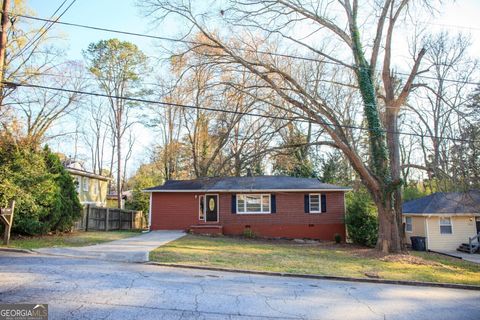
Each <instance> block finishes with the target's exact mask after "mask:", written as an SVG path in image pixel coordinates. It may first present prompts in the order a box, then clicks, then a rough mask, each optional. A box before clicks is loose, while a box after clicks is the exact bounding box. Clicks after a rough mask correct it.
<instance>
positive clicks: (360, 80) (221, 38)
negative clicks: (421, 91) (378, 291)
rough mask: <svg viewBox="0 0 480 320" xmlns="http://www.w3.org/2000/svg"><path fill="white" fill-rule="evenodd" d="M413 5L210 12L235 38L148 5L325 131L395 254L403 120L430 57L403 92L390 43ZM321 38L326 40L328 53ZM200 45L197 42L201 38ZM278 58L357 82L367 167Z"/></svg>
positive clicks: (199, 19) (186, 9) (187, 11)
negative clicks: (316, 64) (329, 66)
mask: <svg viewBox="0 0 480 320" xmlns="http://www.w3.org/2000/svg"><path fill="white" fill-rule="evenodd" d="M414 2H415V1H413V0H411V1H410V0H384V1H372V3H371V5H372V6H367V5H364V6H362V7H361V8H360V6H359V4H358V0H339V1H337V2H331V1H297V0H266V1H260V0H251V1H230V4H231V6H228V7H225V9H222V10H220V12H215V13H213V14H214V18H218V17H220V16H221V18H223V23H224V24H225V26H226V28H227V29H228V30H229V31H230V32H219V31H218V30H216V28H215V26H216V25H215V22H214V21H213V19H210V18H212V13H211V12H199V11H200V10H202V9H199V8H198V7H197V6H195V5H194V4H193V3H192V2H191V1H174V0H171V1H156V0H144V1H143V4H144V6H145V9H146V10H147V12H148V13H149V14H150V15H152V16H153V15H156V16H157V17H158V18H159V21H162V20H163V19H164V18H165V17H169V16H170V15H177V16H179V17H181V18H182V19H184V20H185V21H186V22H188V23H189V27H190V28H189V30H195V32H200V33H201V34H202V35H203V38H204V39H205V40H202V41H201V44H198V45H199V46H200V45H203V46H204V47H206V48H210V51H209V52H208V57H209V58H210V59H211V60H212V61H214V63H220V62H221V63H223V64H225V65H228V66H229V68H231V69H232V68H237V69H239V70H241V71H243V70H248V72H250V73H251V74H253V75H255V76H256V77H258V79H259V80H261V81H262V82H263V85H264V86H265V87H268V88H270V89H271V90H273V91H274V92H275V93H276V94H277V95H278V96H279V97H281V98H282V99H283V100H284V101H285V102H287V103H288V104H290V105H291V107H292V109H294V110H298V111H300V112H301V113H303V114H304V115H305V116H306V118H308V119H309V120H311V121H314V122H316V123H317V124H318V125H320V126H321V127H322V128H323V130H324V131H325V132H326V133H327V134H328V135H329V137H330V138H331V139H332V141H333V142H334V144H335V145H336V147H337V148H339V149H340V150H341V151H342V152H343V153H344V155H345V157H346V158H348V160H349V162H350V164H351V166H352V167H353V168H354V169H355V171H356V172H357V173H358V175H359V176H360V178H361V180H362V182H363V183H364V185H365V186H366V188H367V189H368V190H369V192H370V194H371V195H372V198H373V200H374V202H375V204H376V206H377V208H378V213H379V215H378V217H379V237H378V239H379V240H378V244H377V247H378V248H379V249H381V250H383V251H390V252H396V251H399V250H401V249H402V247H403V246H402V239H403V228H402V223H401V189H400V186H401V185H402V181H401V178H400V149H399V145H400V143H399V135H398V116H399V113H400V108H401V107H402V106H404V105H405V103H406V101H407V98H408V96H409V94H410V92H411V91H412V89H413V88H415V86H416V85H415V84H414V79H415V76H416V75H417V74H418V73H419V68H420V63H421V60H422V58H423V56H424V55H425V50H424V49H421V50H419V51H418V52H416V55H415V57H414V59H413V61H412V65H411V71H410V72H409V74H408V76H407V78H406V79H405V81H403V82H402V83H401V86H400V88H399V86H398V81H396V80H397V77H396V76H395V74H394V72H393V66H392V64H393V61H392V56H393V54H392V51H393V49H392V42H393V40H392V39H393V37H394V30H395V27H396V26H397V24H398V22H399V20H400V19H402V18H403V17H405V13H406V10H407V8H408V6H409V5H411V4H413V3H414ZM372 7H373V8H374V10H372V11H371V12H362V13H363V16H364V17H367V16H369V19H367V20H368V21H369V23H368V24H367V27H366V28H368V29H370V30H371V28H372V27H373V30H375V32H374V34H373V35H372V36H371V38H362V37H361V33H360V32H361V31H362V30H361V29H360V26H359V22H358V16H359V14H361V13H360V10H361V9H363V8H368V9H369V10H371V9H370V8H372ZM203 10H205V9H203ZM207 10H208V9H207ZM300 27H304V28H307V30H312V32H311V33H310V34H307V35H304V36H298V35H297V34H295V30H298V28H300ZM363 31H364V30H363ZM365 34H368V33H365ZM322 38H323V39H327V40H328V42H329V43H330V46H329V47H328V46H325V42H322V41H321V39H322ZM195 39H196V41H197V42H198V39H199V38H198V37H196V38H195ZM319 39H320V40H319ZM319 42H320V45H317V43H319ZM273 44H275V45H273ZM322 44H323V45H322ZM366 44H371V45H372V47H371V50H369V51H370V57H369V59H367V57H366V55H365V51H364V48H365V47H366ZM328 48H330V49H328ZM339 52H341V54H338V53H339ZM278 55H283V56H285V55H286V56H292V55H296V56H301V58H303V60H304V61H305V62H304V63H305V64H306V65H308V61H309V59H310V60H311V59H313V60H320V61H324V62H325V63H333V64H336V65H338V66H341V67H342V68H343V69H344V70H346V71H349V72H351V73H352V75H353V76H354V79H355V81H356V83H353V84H352V85H353V86H357V87H358V90H357V92H358V94H359V95H360V96H361V98H362V102H363V107H364V108H363V116H364V117H365V123H366V126H367V128H368V141H369V148H370V150H369V153H368V156H369V164H366V163H365V162H364V161H363V159H362V157H361V155H360V154H359V153H358V152H357V151H356V150H355V149H354V148H353V147H352V146H351V144H350V142H349V140H348V139H347V137H346V133H345V131H344V130H343V128H342V125H341V124H340V123H339V119H338V117H337V115H336V112H335V110H333V109H334V106H333V105H330V104H329V103H328V101H326V100H324V99H323V95H322V93H321V92H320V93H319V92H315V91H314V90H313V89H312V86H311V85H310V83H308V82H305V79H304V78H303V79H302V78H299V77H298V75H297V74H296V73H295V72H294V70H292V69H290V68H289V66H291V64H288V65H285V64H284V63H283V61H279V60H280V59H278ZM307 68H308V67H307ZM378 70H380V71H381V72H380V79H379V80H380V81H377V75H378V73H377V71H378ZM320 80H323V79H320ZM332 86H334V84H332Z"/></svg>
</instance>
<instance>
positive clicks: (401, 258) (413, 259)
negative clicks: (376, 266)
mask: <svg viewBox="0 0 480 320" xmlns="http://www.w3.org/2000/svg"><path fill="white" fill-rule="evenodd" d="M380 260H382V261H386V262H400V263H408V264H416V265H422V266H440V265H441V264H440V263H438V262H435V261H430V260H425V259H423V258H421V257H417V256H412V255H409V254H391V255H387V256H385V257H383V258H381V259H380Z"/></svg>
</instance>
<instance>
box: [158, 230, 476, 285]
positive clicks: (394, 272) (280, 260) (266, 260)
mask: <svg viewBox="0 0 480 320" xmlns="http://www.w3.org/2000/svg"><path fill="white" fill-rule="evenodd" d="M150 260H151V261H156V262H162V263H177V264H186V265H195V266H212V267H223V268H236V269H244V270H257V271H274V272H290V273H308V274H318V275H330V276H345V277H357V278H366V277H378V278H381V279H392V280H412V281H428V282H447V283H462V284H472V285H480V265H477V264H474V263H471V262H467V261H463V260H459V259H455V258H450V257H446V256H442V255H439V254H434V253H426V252H411V253H410V254H401V255H383V254H381V253H379V252H377V251H375V250H373V249H370V248H363V247H358V246H354V245H348V244H340V245H336V244H333V243H317V244H298V243H295V242H293V241H286V240H271V241H270V240H249V239H240V238H230V237H207V236H197V235H187V236H185V237H183V238H181V239H178V240H176V241H173V242H170V243H168V244H167V245H164V246H161V247H159V248H157V249H156V250H155V251H153V252H151V253H150Z"/></svg>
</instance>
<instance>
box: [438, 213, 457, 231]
mask: <svg viewBox="0 0 480 320" xmlns="http://www.w3.org/2000/svg"><path fill="white" fill-rule="evenodd" d="M442 218H443V219H445V218H448V219H450V229H452V232H451V233H442V228H441V227H442V226H444V227H446V226H447V225H442ZM438 232H439V234H440V235H441V236H451V235H453V219H452V217H439V218H438Z"/></svg>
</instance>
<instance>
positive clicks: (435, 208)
mask: <svg viewBox="0 0 480 320" xmlns="http://www.w3.org/2000/svg"><path fill="white" fill-rule="evenodd" d="M403 213H404V214H424V213H431V214H442V213H444V214H448V213H480V191H479V190H472V191H467V192H436V193H433V194H431V195H429V196H426V197H422V198H419V199H415V200H411V201H407V202H405V203H404V204H403Z"/></svg>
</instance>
